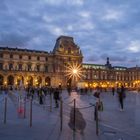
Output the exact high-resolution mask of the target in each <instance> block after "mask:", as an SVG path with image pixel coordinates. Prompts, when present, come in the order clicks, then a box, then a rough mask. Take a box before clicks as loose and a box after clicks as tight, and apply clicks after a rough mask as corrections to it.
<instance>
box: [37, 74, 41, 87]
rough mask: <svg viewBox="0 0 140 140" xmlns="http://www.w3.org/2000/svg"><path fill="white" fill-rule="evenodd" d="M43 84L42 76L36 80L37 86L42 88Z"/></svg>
mask: <svg viewBox="0 0 140 140" xmlns="http://www.w3.org/2000/svg"><path fill="white" fill-rule="evenodd" d="M41 84H42V78H41V77H40V76H38V77H37V79H36V86H40V85H41Z"/></svg>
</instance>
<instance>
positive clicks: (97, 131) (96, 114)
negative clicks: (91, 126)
mask: <svg viewBox="0 0 140 140" xmlns="http://www.w3.org/2000/svg"><path fill="white" fill-rule="evenodd" d="M95 119H96V135H97V136H98V134H99V124H98V121H99V120H98V102H96V106H95Z"/></svg>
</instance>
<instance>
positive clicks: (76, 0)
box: [44, 0, 84, 6]
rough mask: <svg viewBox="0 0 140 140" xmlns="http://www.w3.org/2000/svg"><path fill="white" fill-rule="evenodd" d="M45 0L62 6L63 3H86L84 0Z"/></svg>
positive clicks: (79, 4)
mask: <svg viewBox="0 0 140 140" xmlns="http://www.w3.org/2000/svg"><path fill="white" fill-rule="evenodd" d="M44 2H45V3H47V4H50V5H53V6H60V5H61V4H66V5H78V6H81V5H83V4H84V0H58V1H56V0H44Z"/></svg>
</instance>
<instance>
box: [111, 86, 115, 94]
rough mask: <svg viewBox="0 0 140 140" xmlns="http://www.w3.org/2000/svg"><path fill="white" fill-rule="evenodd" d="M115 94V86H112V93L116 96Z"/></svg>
mask: <svg viewBox="0 0 140 140" xmlns="http://www.w3.org/2000/svg"><path fill="white" fill-rule="evenodd" d="M114 94H115V88H114V87H112V95H113V96H114Z"/></svg>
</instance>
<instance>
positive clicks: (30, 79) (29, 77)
mask: <svg viewBox="0 0 140 140" xmlns="http://www.w3.org/2000/svg"><path fill="white" fill-rule="evenodd" d="M27 84H28V86H33V77H32V76H28V77H27Z"/></svg>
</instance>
